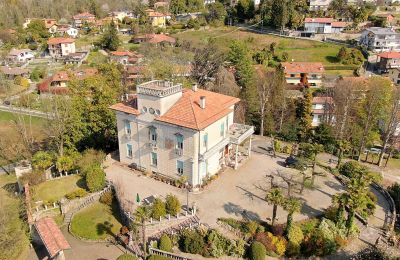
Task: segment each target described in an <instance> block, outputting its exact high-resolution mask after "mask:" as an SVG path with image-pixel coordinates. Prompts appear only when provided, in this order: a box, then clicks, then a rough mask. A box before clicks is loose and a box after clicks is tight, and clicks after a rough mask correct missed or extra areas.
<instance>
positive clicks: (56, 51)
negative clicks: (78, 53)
mask: <svg viewBox="0 0 400 260" xmlns="http://www.w3.org/2000/svg"><path fill="white" fill-rule="evenodd" d="M47 45H48V49H49V53H50V56H51V57H53V58H55V59H57V58H62V57H66V56H68V55H69V54H71V53H75V40H74V39H72V38H50V39H49V40H48V41H47Z"/></svg>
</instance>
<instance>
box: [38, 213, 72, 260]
mask: <svg viewBox="0 0 400 260" xmlns="http://www.w3.org/2000/svg"><path fill="white" fill-rule="evenodd" d="M32 231H33V232H32V238H33V242H34V243H35V244H38V245H44V247H45V248H46V251H47V253H48V256H46V258H49V259H59V260H61V259H65V256H64V250H66V249H70V248H71V246H70V244H69V243H68V241H67V240H66V239H65V237H64V235H63V234H62V232H61V230H60V228H59V227H58V226H57V224H56V222H55V221H54V219H52V218H50V217H45V218H42V219H39V220H37V221H36V222H35V223H34V225H33V230H32Z"/></svg>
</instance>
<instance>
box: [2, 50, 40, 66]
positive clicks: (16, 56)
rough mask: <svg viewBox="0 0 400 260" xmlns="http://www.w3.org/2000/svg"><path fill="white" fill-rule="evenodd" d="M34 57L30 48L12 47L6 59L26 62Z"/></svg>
mask: <svg viewBox="0 0 400 260" xmlns="http://www.w3.org/2000/svg"><path fill="white" fill-rule="evenodd" d="M34 58H35V55H34V54H33V52H32V51H31V50H30V49H19V50H18V49H12V50H11V51H10V52H9V53H8V55H7V57H6V60H7V62H9V63H27V62H28V61H31V60H33V59H34Z"/></svg>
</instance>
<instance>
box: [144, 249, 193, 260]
mask: <svg viewBox="0 0 400 260" xmlns="http://www.w3.org/2000/svg"><path fill="white" fill-rule="evenodd" d="M149 252H150V254H152V255H159V256H165V257H169V258H172V259H176V260H192V259H191V258H187V257H183V256H179V255H176V254H173V253H170V252H166V251H163V250H160V249H156V248H152V247H149Z"/></svg>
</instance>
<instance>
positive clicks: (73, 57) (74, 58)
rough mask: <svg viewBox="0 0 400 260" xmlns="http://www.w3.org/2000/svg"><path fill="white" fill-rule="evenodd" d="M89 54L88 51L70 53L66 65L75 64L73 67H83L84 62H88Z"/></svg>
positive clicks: (65, 60)
mask: <svg viewBox="0 0 400 260" xmlns="http://www.w3.org/2000/svg"><path fill="white" fill-rule="evenodd" d="M88 54H89V52H86V51H81V52H75V53H70V54H68V55H67V56H65V58H64V63H65V64H73V65H78V66H79V65H81V64H82V62H83V61H84V60H86V58H87V56H88Z"/></svg>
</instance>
